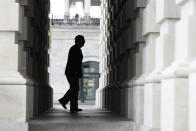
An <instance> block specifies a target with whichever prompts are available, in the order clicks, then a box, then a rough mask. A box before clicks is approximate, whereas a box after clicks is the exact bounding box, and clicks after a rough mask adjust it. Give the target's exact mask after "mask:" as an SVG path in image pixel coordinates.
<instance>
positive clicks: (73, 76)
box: [59, 35, 85, 112]
mask: <svg viewBox="0 0 196 131" xmlns="http://www.w3.org/2000/svg"><path fill="white" fill-rule="evenodd" d="M84 43H85V40H84V36H82V35H78V36H76V37H75V45H73V46H72V47H71V48H70V50H69V54H68V61H67V66H66V69H65V75H66V77H67V80H68V82H69V85H70V89H69V90H68V91H67V92H66V94H65V95H64V96H63V97H62V98H61V99H59V102H60V103H61V105H62V106H63V107H64V108H65V109H67V107H66V104H67V103H68V102H69V101H70V111H71V112H78V111H82V109H79V108H78V92H79V78H81V77H82V69H81V68H82V67H81V66H82V59H83V55H82V51H81V49H80V48H81V47H83V46H84Z"/></svg>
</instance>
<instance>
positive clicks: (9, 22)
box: [0, 2, 19, 31]
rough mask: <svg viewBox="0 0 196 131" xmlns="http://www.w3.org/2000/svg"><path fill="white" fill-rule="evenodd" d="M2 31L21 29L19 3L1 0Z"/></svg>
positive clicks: (0, 28)
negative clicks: (2, 1)
mask: <svg viewBox="0 0 196 131" xmlns="http://www.w3.org/2000/svg"><path fill="white" fill-rule="evenodd" d="M0 16H1V20H0V31H18V30H19V4H17V3H9V4H7V3H1V2H0Z"/></svg>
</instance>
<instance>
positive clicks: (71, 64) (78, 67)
mask: <svg viewBox="0 0 196 131" xmlns="http://www.w3.org/2000/svg"><path fill="white" fill-rule="evenodd" d="M82 59H83V55H82V51H81V49H80V48H79V47H78V46H77V45H76V44H75V45H73V46H72V47H71V48H70V50H69V54H68V61H67V66H66V69H65V75H66V76H70V75H73V74H77V76H78V77H79V78H81V77H82Z"/></svg>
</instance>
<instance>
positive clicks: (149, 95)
mask: <svg viewBox="0 0 196 131" xmlns="http://www.w3.org/2000/svg"><path fill="white" fill-rule="evenodd" d="M156 2H157V0H149V1H148V3H147V6H146V8H145V10H144V27H143V34H144V36H145V37H146V59H145V60H146V65H145V66H146V72H147V75H146V77H145V79H144V125H145V126H146V129H147V130H148V129H159V128H160V83H157V82H155V81H150V80H149V79H150V77H151V75H152V74H153V71H154V70H155V64H156V58H155V56H156V50H155V49H156V39H157V38H158V37H159V25H158V24H157V23H156V13H157V12H156Z"/></svg>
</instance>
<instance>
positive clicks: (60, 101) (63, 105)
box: [58, 99, 67, 109]
mask: <svg viewBox="0 0 196 131" xmlns="http://www.w3.org/2000/svg"><path fill="white" fill-rule="evenodd" d="M58 101H59V103H60V104H61V105H62V107H63V108H64V109H67V107H66V106H65V104H64V103H63V102H62V100H61V99H59V100H58Z"/></svg>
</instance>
